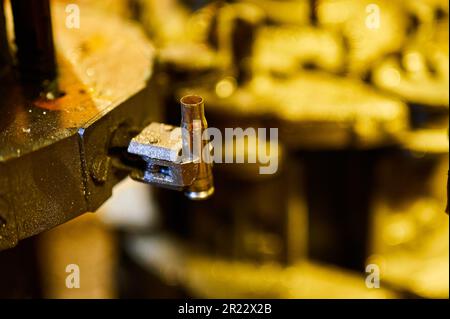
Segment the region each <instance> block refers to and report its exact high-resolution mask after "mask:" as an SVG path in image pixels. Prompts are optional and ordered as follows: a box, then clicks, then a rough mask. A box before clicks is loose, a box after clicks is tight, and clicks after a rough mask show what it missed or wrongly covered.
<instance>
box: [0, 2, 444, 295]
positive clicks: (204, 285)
mask: <svg viewBox="0 0 450 319" xmlns="http://www.w3.org/2000/svg"><path fill="white" fill-rule="evenodd" d="M67 3H74V4H77V5H78V6H79V8H80V21H81V29H83V28H85V27H86V28H87V27H88V25H83V14H84V12H88V11H89V12H101V15H102V16H103V15H108V16H111V19H113V20H114V21H116V22H115V23H119V24H120V23H124V24H125V23H126V24H129V23H131V24H134V25H137V26H138V27H139V28H141V29H142V30H143V31H144V32H145V34H146V36H147V37H148V39H149V41H151V42H152V43H153V45H154V47H155V52H156V57H155V62H154V63H155V66H154V70H153V74H152V80H153V81H154V82H155V83H156V84H157V86H158V88H159V94H160V100H161V102H160V103H158V107H157V108H156V109H155V110H154V120H155V121H161V122H165V123H170V124H173V125H177V126H178V125H179V122H180V117H179V107H178V101H179V98H180V97H181V96H183V95H185V94H188V93H192V94H198V95H201V96H202V97H203V98H204V99H205V110H206V117H207V119H208V124H209V126H210V127H217V128H220V129H224V128H226V127H230V128H234V127H242V128H247V127H254V128H259V127H266V128H270V127H276V128H278V129H279V141H280V142H279V145H278V149H277V150H276V151H277V152H276V155H275V154H274V155H273V156H277V158H278V163H279V169H278V171H277V173H276V174H273V175H260V174H259V173H258V170H259V164H258V163H257V164H215V166H214V181H215V190H216V192H215V194H214V196H213V197H212V198H210V199H208V200H206V201H204V202H193V201H189V199H187V198H186V197H184V195H183V194H181V193H177V192H174V191H170V190H163V189H157V188H154V187H151V186H148V185H144V184H138V183H136V182H134V181H131V179H125V180H124V181H123V182H121V183H120V184H119V185H118V186H116V188H115V189H114V193H113V196H112V197H111V198H110V199H109V200H108V201H107V202H106V203H105V204H104V205H103V206H102V207H101V208H100V209H99V210H98V211H97V212H95V214H85V215H83V216H81V217H78V218H76V219H74V220H72V221H70V222H68V223H66V224H64V225H61V226H58V227H56V228H55V229H53V230H50V231H48V232H45V233H43V234H41V235H38V236H35V237H32V238H29V239H26V240H24V241H22V242H21V243H20V244H19V246H17V247H16V248H13V249H10V250H6V251H2V252H0V271H1V272H0V273H3V274H6V273H8V274H16V275H8V276H3V275H2V277H1V279H0V296H1V297H6V298H11V297H13V298H14V297H26V298H30V297H49V298H167V297H168V298H171V297H197V298H246V297H249V298H417V297H419V298H448V297H449V223H448V215H447V214H446V213H445V210H446V205H447V174H448V165H449V163H448V151H449V142H448V121H449V89H448V86H449V43H448V32H449V24H448V23H449V20H448V19H449V15H448V14H449V5H448V1H446V0H408V1H406V0H386V1H384V0H367V1H366V0H283V1H282V0H278V1H276V0H241V1H237V0H236V1H206V0H203V1H202V0H121V1H120V0H115V1H99V0H79V1H75V0H73V1H70V2H65V1H54V2H52V5H53V6H54V7H57V6H59V7H61V6H64V5H66V4H67ZM52 12H53V14H54V15H55V14H56V13H55V12H62V11H61V10H59V11H58V10H53V7H52ZM130 45H132V43H130ZM250 144H251V143H248V145H247V148H246V151H245V152H246V154H248V153H251V152H256V150H255V149H253V148H252V147H251V146H250ZM224 148H233V145H227V144H225V145H224ZM233 149H234V148H233ZM234 153H235V156H240V155H242V154H236V151H234ZM68 264H77V265H79V267H80V274H81V286H80V288H78V289H69V288H67V287H66V286H65V278H66V276H67V275H68V274H67V273H66V272H65V268H66V265H68ZM369 264H375V265H377V266H378V267H379V270H380V288H378V289H376V288H369V287H368V286H367V285H366V277H367V275H368V273H366V266H367V265H369Z"/></svg>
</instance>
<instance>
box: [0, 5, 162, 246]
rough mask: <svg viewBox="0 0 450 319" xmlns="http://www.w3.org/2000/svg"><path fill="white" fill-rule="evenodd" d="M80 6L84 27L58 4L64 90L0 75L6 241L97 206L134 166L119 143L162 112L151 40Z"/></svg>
mask: <svg viewBox="0 0 450 319" xmlns="http://www.w3.org/2000/svg"><path fill="white" fill-rule="evenodd" d="M80 6H82V7H81V10H82V12H83V26H84V27H83V28H80V29H69V28H67V27H66V25H65V17H66V15H65V12H64V9H65V5H64V3H61V2H59V1H55V2H52V7H51V9H52V23H53V30H54V36H55V41H54V43H55V47H56V53H57V54H56V56H57V62H58V82H59V89H60V90H61V91H63V92H64V95H63V96H57V97H56V98H55V99H47V98H43V97H39V98H30V97H29V96H28V95H26V94H25V93H24V86H23V85H22V83H19V82H17V81H14V80H13V79H9V80H6V79H5V77H1V78H0V82H1V85H0V96H1V97H2V99H1V101H0V109H1V110H2V116H1V117H0V145H1V147H0V224H1V227H0V250H2V249H6V248H10V247H13V246H15V245H16V244H17V242H18V241H19V240H21V239H24V238H27V237H30V236H33V235H36V234H39V233H41V232H43V231H45V230H48V229H50V228H53V227H55V226H57V225H60V224H62V223H64V222H66V221H68V220H70V219H73V218H75V217H77V216H79V215H80V214H82V213H85V212H88V211H95V210H96V209H97V208H98V207H99V206H100V205H101V204H103V202H105V201H106V200H107V199H108V198H109V197H110V196H111V194H112V188H113V186H114V185H115V184H117V183H118V182H119V181H121V180H122V179H123V178H124V177H126V176H127V175H128V172H127V171H126V170H124V169H123V167H120V166H118V165H116V161H114V160H115V157H116V154H117V152H115V151H117V150H119V149H123V151H124V152H125V151H126V148H127V147H128V144H129V142H130V140H131V137H132V136H133V135H134V134H135V133H134V132H135V131H140V130H141V129H143V128H144V127H145V126H146V125H147V124H148V123H149V122H150V121H151V119H152V118H155V117H156V116H157V108H156V106H157V105H158V96H157V95H156V93H157V91H158V90H157V89H156V84H155V83H154V81H153V78H152V77H151V76H152V70H153V58H154V48H153V46H152V44H151V43H150V42H149V41H148V40H147V38H146V37H145V35H144V33H143V32H142V31H141V30H140V29H139V28H137V27H136V26H135V25H133V24H131V23H128V22H125V21H123V20H121V19H120V18H118V17H114V16H111V15H108V14H104V13H102V12H99V11H97V10H93V9H92V8H90V7H89V5H87V4H80ZM9 18H11V17H9ZM7 19H8V17H7ZM8 21H9V20H8ZM16 22H17V21H16ZM37 32H40V31H39V30H37ZM113 150H114V152H113ZM117 162H118V161H117Z"/></svg>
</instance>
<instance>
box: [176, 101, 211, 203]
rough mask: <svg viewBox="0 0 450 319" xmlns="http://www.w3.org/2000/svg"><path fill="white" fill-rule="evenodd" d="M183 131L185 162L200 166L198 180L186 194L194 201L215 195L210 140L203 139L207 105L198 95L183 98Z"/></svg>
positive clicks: (181, 102)
mask: <svg viewBox="0 0 450 319" xmlns="http://www.w3.org/2000/svg"><path fill="white" fill-rule="evenodd" d="M180 104H181V125H180V126H181V130H182V133H181V134H182V143H183V154H182V156H183V158H184V159H183V161H184V160H190V161H193V162H195V163H197V164H198V171H197V178H196V179H195V181H194V183H193V184H192V185H191V186H189V187H188V188H187V190H186V192H185V194H186V196H187V197H188V198H190V199H193V200H201V199H205V198H208V197H209V196H211V195H212V194H213V193H214V184H213V176H212V161H211V158H210V154H209V149H207V145H208V143H209V140H208V139H206V136H205V138H203V132H204V131H205V130H206V129H207V128H208V123H207V122H206V118H205V104H204V101H203V98H202V97H201V96H198V95H187V96H184V97H183V98H181V100H180Z"/></svg>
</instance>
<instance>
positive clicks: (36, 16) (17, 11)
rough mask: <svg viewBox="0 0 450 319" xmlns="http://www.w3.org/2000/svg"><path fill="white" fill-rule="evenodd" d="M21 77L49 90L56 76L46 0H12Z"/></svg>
mask: <svg viewBox="0 0 450 319" xmlns="http://www.w3.org/2000/svg"><path fill="white" fill-rule="evenodd" d="M11 7H12V12H13V17H14V32H15V41H16V45H17V61H18V68H19V73H20V77H21V79H22V80H24V81H26V82H30V83H33V84H36V85H38V86H40V89H48V88H49V86H50V85H51V83H52V82H54V80H55V79H56V75H57V72H56V60H55V49H54V44H53V32H52V22H51V14H50V4H49V0H11Z"/></svg>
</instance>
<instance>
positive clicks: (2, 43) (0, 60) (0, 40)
mask: <svg viewBox="0 0 450 319" xmlns="http://www.w3.org/2000/svg"><path fill="white" fill-rule="evenodd" d="M11 61H12V60H11V54H10V51H9V45H8V37H7V33H6V20H5V11H4V3H3V0H0V73H2V71H3V70H4V69H5V68H6V67H7V66H8V65H10V64H11Z"/></svg>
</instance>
